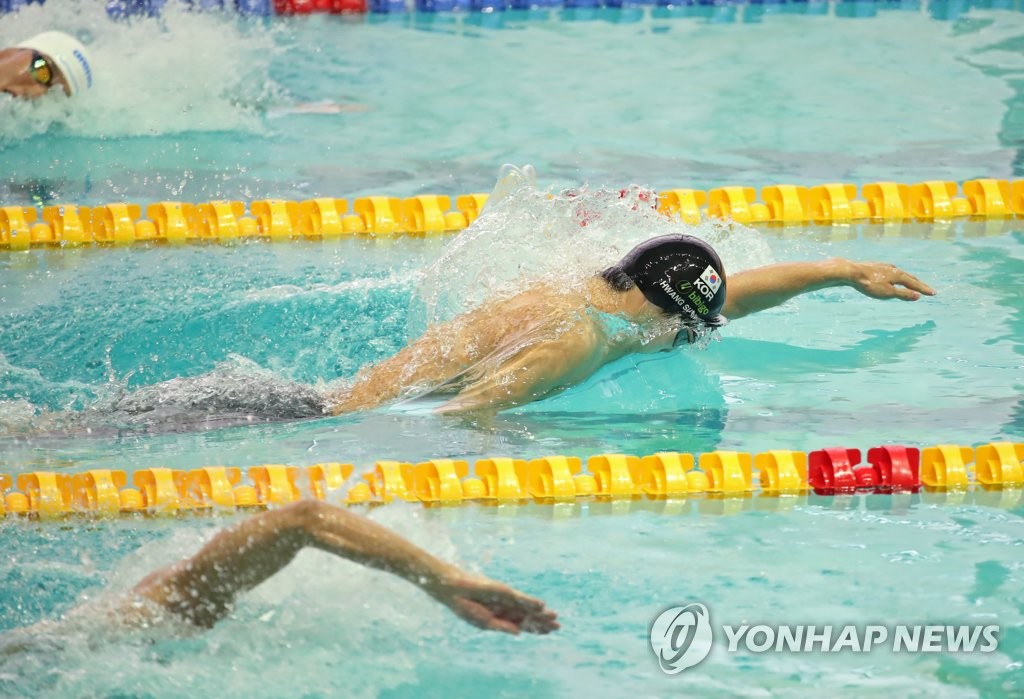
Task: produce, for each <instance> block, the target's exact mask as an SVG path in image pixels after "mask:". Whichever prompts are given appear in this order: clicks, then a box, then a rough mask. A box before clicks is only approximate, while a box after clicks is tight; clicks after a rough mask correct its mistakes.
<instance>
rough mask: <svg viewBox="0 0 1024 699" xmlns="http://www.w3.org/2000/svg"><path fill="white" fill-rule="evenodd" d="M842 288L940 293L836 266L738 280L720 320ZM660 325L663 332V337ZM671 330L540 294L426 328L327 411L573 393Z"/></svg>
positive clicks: (566, 293)
mask: <svg viewBox="0 0 1024 699" xmlns="http://www.w3.org/2000/svg"><path fill="white" fill-rule="evenodd" d="M836 286H851V287H853V288H855V289H856V290H858V291H859V292H861V293H862V294H864V295H865V296H868V297H871V298H875V299H890V298H896V299H902V300H905V301H916V300H917V299H919V298H920V297H921V295H922V294H924V295H928V296H931V295H933V294H934V293H935V292H934V291H933V290H932V289H931V288H930V287H929V286H928V285H927V284H924V283H923V282H922V281H920V280H919V279H917V278H916V277H914V276H913V275H910V274H907V273H906V272H904V271H903V270H901V269H899V268H897V267H895V266H893V265H890V264H885V263H880V262H853V261H850V260H843V259H839V258H836V259H831V260H821V261H816V262H790V263H782V264H776V265H769V266H767V267H759V268H756V269H751V270H744V271H742V272H737V273H736V274H734V275H733V276H732V277H730V279H729V294H728V296H727V298H726V302H725V307H724V308H723V309H722V310H723V313H724V314H725V315H726V317H728V318H731V319H736V318H740V317H743V316H746V315H749V314H751V313H756V312H758V311H762V310H764V309H766V308H771V307H773V306H777V305H779V304H781V303H784V302H786V301H787V300H789V299H790V298H792V297H794V296H797V295H799V294H803V293H806V292H808V291H814V290H817V289H824V288H828V287H836ZM601 314H611V315H617V316H622V317H623V318H626V319H628V320H629V321H630V322H632V323H637V324H639V325H640V326H645V325H646V326H651V325H654V326H655V331H654V332H651V333H637V334H616V335H615V336H609V333H608V332H607V329H606V328H605V327H604V325H603V324H602V322H601V319H600V316H601ZM659 324H660V329H661V330H664V332H658V330H657V328H658V326H659ZM674 330H678V326H676V327H672V324H671V322H670V319H669V318H667V317H666V315H665V314H664V313H662V312H661V311H660V310H659V309H658V308H657V307H656V306H654V305H653V304H651V303H650V302H648V301H647V300H646V299H645V298H644V296H643V294H642V293H641V292H640V291H639V290H638V289H636V288H633V289H630V290H629V291H625V292H617V291H614V290H612V289H611V287H609V286H608V285H607V284H606V283H605V282H604V280H603V279H601V278H600V277H592V278H590V279H588V280H586V281H585V282H584V283H583V284H581V285H580V286H579V287H571V288H560V287H557V286H554V285H550V284H544V285H537V286H535V287H534V288H532V289H529V290H527V291H524V292H522V293H520V294H517V295H515V296H512V297H510V298H508V299H505V300H502V301H498V302H495V303H492V304H488V305H486V306H482V307H480V308H477V309H475V310H473V311H470V312H468V313H466V314H463V315H461V316H459V317H457V318H455V319H454V320H451V321H449V322H447V323H442V324H439V325H435V326H432V327H430V328H428V329H427V331H426V332H425V333H424V334H423V335H422V336H421V337H420V338H419V339H417V340H416V341H414V342H413V343H411V344H410V345H408V346H406V347H405V348H404V349H402V350H401V351H400V352H398V354H396V355H394V356H393V357H390V358H389V359H386V360H384V361H382V362H381V363H379V364H376V365H374V366H371V367H369V368H367V369H364V370H363V371H361V372H360V373H359V374H358V375H357V377H356V380H355V382H354V383H353V384H352V386H351V387H349V388H346V389H344V390H342V391H338V392H336V393H334V394H332V395H330V396H329V397H328V406H329V409H330V410H331V411H332V412H333V413H334V414H335V415H338V414H341V413H347V412H352V411H355V410H363V409H367V408H374V407H377V406H379V405H383V404H384V403H387V402H390V401H392V400H394V399H396V398H398V397H401V396H412V395H415V394H416V392H417V391H419V393H420V394H424V393H428V392H445V393H456V395H455V396H454V397H453V398H452V399H451V400H449V401H448V402H446V403H445V404H444V405H442V406H441V407H440V408H439V409H438V412H459V411H471V410H475V409H479V408H491V409H501V408H506V407H510V406H513V405H519V404H522V403H528V402H530V401H533V400H537V399H539V398H543V397H544V396H547V395H549V394H551V393H554V392H556V391H558V390H561V389H563V388H566V387H568V386H572V385H574V384H577V383H579V382H581V381H583V380H584V379H586V378H587V377H589V376H591V375H592V374H593V373H594V372H596V371H597V370H598V369H600V368H601V367H602V366H604V365H605V364H608V363H609V362H612V361H615V360H616V359H618V358H620V357H622V356H624V355H626V354H630V353H636V352H656V351H661V350H664V349H668V348H671V347H672V344H673V339H674V335H675V333H674Z"/></svg>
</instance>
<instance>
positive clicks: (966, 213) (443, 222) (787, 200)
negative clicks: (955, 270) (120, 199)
mask: <svg viewBox="0 0 1024 699" xmlns="http://www.w3.org/2000/svg"><path fill="white" fill-rule="evenodd" d="M859 189H860V195H861V198H859V199H858V198H857V191H858V187H857V186H856V185H853V184H842V183H837V184H822V185H817V186H813V187H802V186H797V185H772V186H769V187H763V188H762V189H761V199H760V200H758V199H757V196H756V194H755V190H754V188H753V187H721V188H719V189H712V190H710V191H708V192H705V191H703V190H697V189H667V190H664V191H662V192H659V194H658V210H659V211H661V212H662V213H664V214H665V215H667V216H670V217H676V218H680V219H682V220H683V221H686V222H689V223H696V222H698V221H700V220H701V218H702V216H710V217H714V218H724V219H732V220H733V221H737V222H739V223H745V224H775V225H801V224H807V223H813V224H834V223H839V224H842V223H850V222H853V221H888V222H891V221H904V220H922V221H934V220H949V219H953V218H958V217H978V218H1007V217H1013V216H1024V180H1016V181H1013V182H1010V181H1007V180H995V179H979V180H970V181H967V182H964V183H963V185H962V187H961V186H960V185H958V184H957V183H956V182H946V181H938V180H936V181H929V182H920V183H917V184H913V185H907V184H900V183H896V182H873V183H870V184H865V185H863V186H861V187H860V188H859ZM486 201H487V195H486V194H465V195H461V196H457V197H455V206H454V208H452V199H451V197H448V196H440V195H419V196H415V197H409V198H407V199H398V198H395V197H383V196H379V197H364V198H361V199H356V200H355V201H354V202H353V203H352V209H351V213H350V212H349V202H348V201H347V200H346V199H333V198H326V197H324V198H319V199H309V200H306V201H301V202H296V201H285V200H281V199H263V200H259V201H253V202H251V203H250V205H249V207H248V212H246V206H245V204H244V203H243V202H240V201H212V202H207V203H202V204H188V203H183V202H166V201H165V202H157V203H153V204H150V205H149V206H147V207H146V210H145V212H146V218H142V207H141V206H139V205H138V204H127V203H116V204H105V205H102V206H97V207H93V208H88V207H83V206H74V205H71V204H65V205H59V206H48V207H45V208H43V209H42V210H41V211H40V210H38V209H36V208H34V207H21V206H3V207H0V247H6V248H10V249H24V248H28V247H30V246H35V245H58V244H62V245H68V244H79V245H82V244H94V243H101V244H125V243H135V242H152V241H159V242H167V243H181V242H187V241H196V240H230V239H235V238H266V239H294V238H299V239H301V238H309V239H323V238H335V237H341V236H349V235H357V234H369V235H395V234H408V235H431V234H439V233H446V232H453V231H460V230H462V229H464V228H466V227H467V226H468V225H469V224H471V223H472V222H473V221H474V220H475V219H476V217H477V216H478V215H479V213H480V210H481V209H482V208H483V206H484V204H485V203H486ZM37 219H38V220H37Z"/></svg>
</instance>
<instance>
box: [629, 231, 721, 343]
mask: <svg viewBox="0 0 1024 699" xmlns="http://www.w3.org/2000/svg"><path fill="white" fill-rule="evenodd" d="M618 266H619V268H621V269H622V271H623V272H625V273H626V276H628V277H629V278H630V279H632V280H633V283H634V284H636V286H637V288H638V289H640V291H641V292H642V293H643V295H644V296H645V297H646V298H647V300H648V301H650V302H651V303H653V304H654V305H655V306H658V307H659V308H661V309H662V310H664V311H667V312H668V313H678V314H680V315H682V316H683V318H685V319H689V320H692V321H694V322H696V323H703V324H704V325H708V326H711V327H719V326H722V325H725V323H726V322H727V321H726V319H725V316H723V315H722V307H723V306H724V305H725V274H724V270H723V269H722V260H721V259H720V258H719V257H718V253H716V252H715V251H714V249H713V248H712V247H711V246H710V245H708V244H707V243H705V242H704V241H703V240H700V239H699V238H694V237H693V236H692V235H663V236H659V237H657V238H651V239H650V240H647V241H645V242H643V243H640V245H637V246H636V247H635V248H633V249H632V250H630V251H629V254H628V255H626V256H625V257H624V258H622V261H621V262H619V264H618Z"/></svg>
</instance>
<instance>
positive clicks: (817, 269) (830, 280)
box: [722, 258, 935, 319]
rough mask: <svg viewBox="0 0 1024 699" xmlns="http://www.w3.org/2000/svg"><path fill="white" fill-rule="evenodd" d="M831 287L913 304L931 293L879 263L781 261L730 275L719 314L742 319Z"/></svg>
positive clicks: (896, 269)
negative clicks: (840, 287) (850, 288)
mask: <svg viewBox="0 0 1024 699" xmlns="http://www.w3.org/2000/svg"><path fill="white" fill-rule="evenodd" d="M834 286H852V287H853V288H855V289H857V291H859V292H861V293H862V294H864V295H865V296H870V297H871V298H875V299H891V298H896V299H902V300H904V301H916V300H918V299H919V298H921V295H922V294H924V295H926V296H933V295H934V294H935V291H934V290H932V288H931V287H930V286H928V285H927V284H925V283H924V282H922V281H921V280H920V279H918V278H917V277H915V276H914V275H912V274H908V273H907V272H904V271H903V270H901V269H899V268H898V267H896V266H895V265H890V264H886V263H883V262H853V261H851V260H844V259H841V258H834V259H831V260H822V261H820V262H783V263H781V264H777V265H768V266H767V267H758V268H756V269H749V270H746V271H743V272H737V273H736V274H733V275H732V276H730V277H729V278H728V293H727V294H726V300H725V308H723V309H722V313H723V314H725V317H726V318H729V319H735V318H742V317H743V316H745V315H750V314H751V313H756V312H758V311H763V310H765V309H767V308H773V307H775V306H778V305H780V304H783V303H785V302H786V301H788V300H789V299H791V298H793V297H794V296H798V295H800V294H804V293H807V292H809V291H815V290H818V289H825V288H828V287H834Z"/></svg>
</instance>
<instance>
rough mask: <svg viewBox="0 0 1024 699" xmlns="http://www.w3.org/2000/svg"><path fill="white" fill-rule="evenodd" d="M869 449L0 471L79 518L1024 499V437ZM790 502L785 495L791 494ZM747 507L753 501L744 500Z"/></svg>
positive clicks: (9, 498) (18, 502)
mask: <svg viewBox="0 0 1024 699" xmlns="http://www.w3.org/2000/svg"><path fill="white" fill-rule="evenodd" d="M863 456H864V457H866V460H862V452H861V450H860V449H851V448H847V447H828V448H824V449H819V450H816V451H812V452H810V453H807V452H801V451H788V450H772V451H767V452H761V453H757V454H750V453H746V452H736V451H713V452H707V453H703V454H700V455H699V456H698V457H695V456H694V455H693V454H686V453H679V452H659V453H656V454H651V455H648V456H642V457H639V456H631V455H627V454H597V455H594V456H590V457H589V458H588V459H587V461H586V465H585V468H584V463H583V460H582V459H581V458H579V457H576V456H547V457H543V458H538V459H532V460H526V459H515V458H498V457H494V458H486V459H480V460H477V461H476V462H475V463H474V464H473V465H472V467H470V464H469V462H468V461H465V460H458V459H432V460H430V461H424V462H421V463H417V464H413V463H410V462H400V461H389V460H383V461H377V462H376V463H375V464H374V466H373V468H372V470H369V471H366V472H364V473H362V474H360V475H359V476H357V477H355V478H353V475H354V474H355V472H356V468H355V466H354V465H353V464H348V463H322V464H316V465H313V466H303V467H299V466H288V465H282V464H264V465H260V466H251V467H249V468H248V469H246V470H245V471H244V472H243V470H242V469H240V468H237V467H226V466H206V467H202V468H197V469H192V470H187V471H186V470H178V469H171V468H146V469H139V470H136V471H134V472H133V473H131V486H129V485H128V474H127V473H126V472H125V471H121V470H110V469H92V470H87V471H82V472H76V473H69V472H55V471H31V472H27V473H22V474H19V475H17V476H16V477H12V476H10V475H6V474H0V495H2V497H0V516H4V515H6V516H19V515H20V516H30V517H33V518H39V519H52V518H59V517H63V516H68V515H74V514H78V515H86V516H113V515H118V514H132V513H148V514H167V513H171V514H173V513H185V512H209V511H218V510H226V511H230V510H235V509H241V508H265V507H273V506H275V505H282V504H286V503H289V502H293V501H295V500H298V499H300V498H319V499H325V498H330V499H331V500H332V501H339V502H345V503H346V504H350V505H355V504H386V503H389V502H395V501H402V502H411V503H422V504H424V505H441V504H445V505H456V504H464V503H478V504H497V503H508V504H512V503H526V502H536V503H544V504H555V503H559V502H577V501H581V500H589V501H615V500H639V499H647V500H666V499H668V500H675V499H686V498H689V497H698V498H711V499H716V498H717V499H722V498H725V499H740V500H742V499H743V498H751V497H755V496H758V497H761V498H766V499H768V500H771V499H772V498H775V499H776V500H778V499H779V496H787V495H789V496H792V495H806V494H808V493H810V492H813V493H815V494H818V495H840V496H841V495H849V494H858V493H860V494H863V493H920V494H921V496H922V497H930V499H931V500H930V501H932V502H949V503H954V504H963V503H965V502H966V501H967V497H968V495H971V496H972V497H973V502H974V503H975V504H982V505H988V506H994V507H1004V508H1011V507H1016V506H1018V505H1020V504H1021V503H1022V502H1024V497H1022V495H1024V443H1011V442H994V443H989V444H982V445H979V446H977V447H973V448H972V447H968V446H962V445H955V444H943V445H936V446H930V447H925V448H923V449H919V448H917V447H909V446H900V445H883V446H877V447H872V448H870V449H868V450H867V452H866V454H864V455H863ZM783 499H784V498H783ZM741 507H742V505H741Z"/></svg>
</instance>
